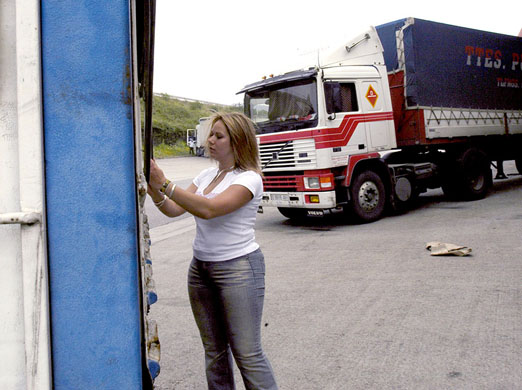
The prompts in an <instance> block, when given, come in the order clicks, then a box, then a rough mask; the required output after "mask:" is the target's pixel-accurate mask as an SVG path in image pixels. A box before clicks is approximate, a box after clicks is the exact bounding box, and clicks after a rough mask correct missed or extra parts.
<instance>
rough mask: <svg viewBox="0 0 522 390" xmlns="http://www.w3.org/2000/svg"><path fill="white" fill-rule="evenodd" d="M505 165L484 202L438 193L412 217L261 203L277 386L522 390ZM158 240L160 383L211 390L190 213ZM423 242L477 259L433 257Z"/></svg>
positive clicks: (515, 216)
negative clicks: (191, 270)
mask: <svg viewBox="0 0 522 390" xmlns="http://www.w3.org/2000/svg"><path fill="white" fill-rule="evenodd" d="M193 159H195V158H193ZM174 160H177V159H174ZM189 162H190V160H189ZM207 163H208V161H207ZM161 164H162V162H161V161H160V165H161ZM173 164H174V165H180V166H181V165H183V164H185V162H184V161H182V160H177V161H173ZM164 165H165V166H167V165H169V164H167V161H165V164H164ZM189 165H192V164H189ZM505 171H506V173H507V174H510V175H509V178H508V179H507V180H502V181H495V183H494V191H493V192H492V193H491V194H490V195H489V196H488V197H487V198H486V199H484V200H480V201H476V202H449V201H446V199H445V198H444V196H443V195H442V192H440V191H430V192H429V193H427V194H424V195H422V196H421V197H420V199H419V202H418V204H417V205H416V207H415V208H414V209H413V210H411V211H409V212H407V213H404V214H402V215H393V216H388V217H386V218H384V219H382V220H380V221H377V222H374V223H371V224H366V225H355V224H352V223H351V222H350V221H345V220H343V219H342V218H330V219H313V220H309V221H307V222H304V223H294V222H290V221H289V220H287V219H285V218H284V217H283V216H282V215H280V214H279V212H278V211H277V210H275V209H268V208H265V212H264V214H259V215H258V219H257V224H256V238H257V241H258V242H259V244H260V245H261V247H262V249H263V251H264V253H265V257H266V264H267V279H266V287H267V292H266V299H265V309H264V317H263V330H262V332H263V344H264V348H265V352H266V353H267V355H268V357H269V359H270V361H271V363H272V365H273V367H274V370H275V372H276V375H277V379H278V382H279V386H280V388H281V389H288V390H305V389H313V390H323V389H332V390H333V389H336V390H337V389H361V390H367V389H378V390H387V389H390V390H391V389H414V390H424V389H426V390H428V389H429V390H432V389H433V390H440V389H452V390H453V389H488V390H489V389H495V390H497V389H498V390H500V389H506V390H507V389H509V390H511V389H522V369H521V367H522V353H521V351H522V240H521V236H522V176H520V175H514V174H515V173H516V170H515V168H514V165H513V164H510V163H506V164H505ZM151 237H152V242H153V245H152V255H153V267H154V279H155V281H156V287H157V292H158V296H159V300H158V302H157V303H156V304H154V305H153V306H152V308H151V316H152V318H154V319H155V320H156V321H157V322H158V326H159V333H160V342H161V348H162V358H161V373H160V375H159V377H158V378H157V379H156V388H157V389H159V390H167V389H169V390H170V389H181V390H186V389H206V384H205V377H204V367H203V348H202V346H201V342H200V339H199V335H198V331H197V328H196V325H195V323H194V320H193V318H192V313H191V311H190V306H189V302H188V296H187V292H186V272H187V267H188V263H189V261H190V258H191V241H192V239H193V237H194V223H193V219H192V218H179V219H175V220H173V222H172V223H168V224H158V225H156V227H155V228H153V229H152V231H151ZM429 241H442V242H448V243H454V244H460V245H464V246H467V247H470V248H472V254H471V256H468V257H450V256H448V257H434V256H430V252H429V251H427V250H426V249H425V245H426V243H427V242H429ZM236 374H237V375H236V380H237V384H238V386H237V388H238V389H243V388H244V387H243V385H242V383H241V379H240V376H239V374H238V372H237V371H236Z"/></svg>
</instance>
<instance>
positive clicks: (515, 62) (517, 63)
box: [511, 53, 522, 70]
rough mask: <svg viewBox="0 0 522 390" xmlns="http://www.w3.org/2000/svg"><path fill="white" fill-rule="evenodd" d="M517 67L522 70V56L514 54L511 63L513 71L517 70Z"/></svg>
mask: <svg viewBox="0 0 522 390" xmlns="http://www.w3.org/2000/svg"><path fill="white" fill-rule="evenodd" d="M517 66H520V69H521V70H522V65H521V64H520V54H518V53H513V61H512V62H511V70H515V69H516V67H517Z"/></svg>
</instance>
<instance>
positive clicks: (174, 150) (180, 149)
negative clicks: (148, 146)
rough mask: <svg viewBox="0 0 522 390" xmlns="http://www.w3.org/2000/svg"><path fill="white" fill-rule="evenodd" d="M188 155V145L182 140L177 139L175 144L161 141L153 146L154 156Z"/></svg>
mask: <svg viewBox="0 0 522 390" xmlns="http://www.w3.org/2000/svg"><path fill="white" fill-rule="evenodd" d="M189 155H190V150H189V147H188V146H187V144H186V143H185V142H183V141H178V142H176V144H175V145H167V144H164V143H161V144H159V145H156V146H154V158H168V157H178V156H189Z"/></svg>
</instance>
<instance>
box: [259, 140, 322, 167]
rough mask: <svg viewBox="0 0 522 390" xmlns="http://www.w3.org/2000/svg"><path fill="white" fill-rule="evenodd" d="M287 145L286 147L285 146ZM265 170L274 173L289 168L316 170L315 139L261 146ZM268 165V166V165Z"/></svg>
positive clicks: (262, 164) (262, 163)
mask: <svg viewBox="0 0 522 390" xmlns="http://www.w3.org/2000/svg"><path fill="white" fill-rule="evenodd" d="M285 145H286V146H285ZM259 153H260V155H261V166H262V167H263V170H265V169H266V170H267V171H274V170H284V169H288V168H298V169H304V168H314V167H315V166H316V162H317V160H316V153H315V142H314V140H313V138H310V139H302V140H293V141H289V142H288V143H287V142H274V143H270V144H261V145H259ZM267 164H268V165H267Z"/></svg>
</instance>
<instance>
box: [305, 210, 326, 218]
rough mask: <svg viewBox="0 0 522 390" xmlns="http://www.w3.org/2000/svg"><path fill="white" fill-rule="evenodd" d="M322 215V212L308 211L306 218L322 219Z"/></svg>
mask: <svg viewBox="0 0 522 390" xmlns="http://www.w3.org/2000/svg"><path fill="white" fill-rule="evenodd" d="M323 215H324V211H323V210H308V216H310V217H322V216H323Z"/></svg>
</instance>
